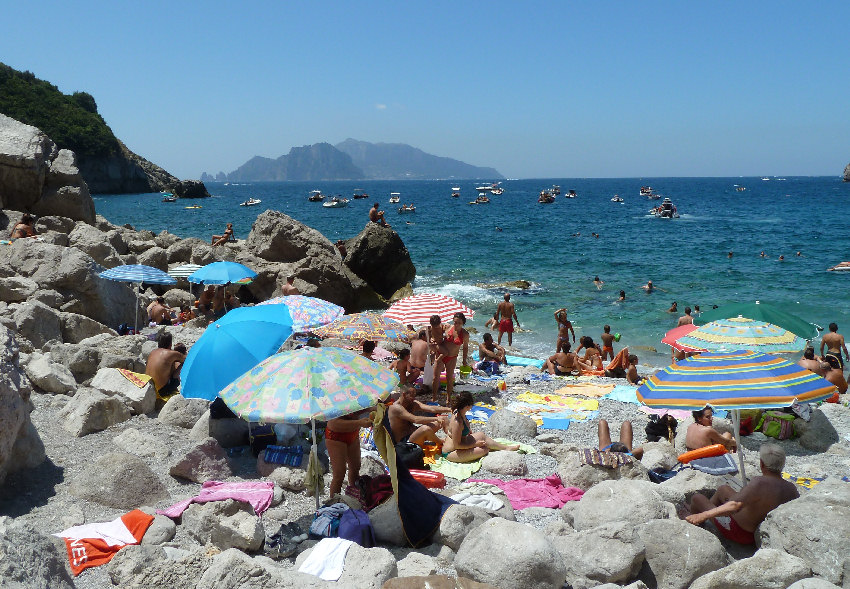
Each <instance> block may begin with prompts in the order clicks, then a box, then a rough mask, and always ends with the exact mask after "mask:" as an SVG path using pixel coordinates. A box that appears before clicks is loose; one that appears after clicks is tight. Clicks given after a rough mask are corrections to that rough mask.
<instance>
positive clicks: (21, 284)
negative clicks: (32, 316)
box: [0, 276, 38, 303]
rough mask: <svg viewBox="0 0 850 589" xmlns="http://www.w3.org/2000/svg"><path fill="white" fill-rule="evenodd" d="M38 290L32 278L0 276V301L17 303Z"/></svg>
mask: <svg viewBox="0 0 850 589" xmlns="http://www.w3.org/2000/svg"><path fill="white" fill-rule="evenodd" d="M36 290H38V284H37V283H36V282H35V281H34V280H30V279H29V278H24V277H22V276H9V277H6V278H0V301H6V302H8V303H18V302H21V301H25V300H27V299H28V298H30V297H31V296H32V295H33V294H35V291H36Z"/></svg>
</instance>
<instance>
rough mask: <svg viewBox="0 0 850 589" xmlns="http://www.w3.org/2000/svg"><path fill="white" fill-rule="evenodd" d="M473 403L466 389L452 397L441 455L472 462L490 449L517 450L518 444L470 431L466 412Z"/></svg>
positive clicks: (456, 460) (453, 460) (459, 460)
mask: <svg viewBox="0 0 850 589" xmlns="http://www.w3.org/2000/svg"><path fill="white" fill-rule="evenodd" d="M474 404H475V401H474V400H473V399H472V393H470V392H468V391H464V392H462V393H460V394H458V395H457V396H456V397H455V398H454V401H453V402H452V418H451V421H449V428H448V429H449V435H448V436H446V439H445V440H444V441H443V457H444V458H446V459H448V460H450V461H451V462H474V461H476V460H478V459H479V458H483V457H484V456H486V455H487V454H488V453H489V452H490V450H519V445H513V446H506V445H505V444H500V443H499V442H496V441H495V440H493V439H491V438H490V437H488V436H487V435H486V434H485V433H484V432H475V433H472V428H471V427H470V425H469V419H468V418H467V417H466V413H467V411H469V410H470V409H472V406H473V405H474Z"/></svg>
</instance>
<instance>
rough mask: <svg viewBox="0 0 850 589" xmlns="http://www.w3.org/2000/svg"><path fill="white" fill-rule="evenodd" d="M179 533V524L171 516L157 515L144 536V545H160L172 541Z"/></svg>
mask: <svg viewBox="0 0 850 589" xmlns="http://www.w3.org/2000/svg"><path fill="white" fill-rule="evenodd" d="M176 533H177V524H175V523H174V520H172V519H171V518H170V517H166V516H164V515H155V516H154V518H153V521H152V522H151V525H150V526H149V527H148V529H147V531H146V532H145V535H144V537H143V538H142V546H158V545H160V544H165V543H166V542H170V541H171V540H172V538H174V534H176Z"/></svg>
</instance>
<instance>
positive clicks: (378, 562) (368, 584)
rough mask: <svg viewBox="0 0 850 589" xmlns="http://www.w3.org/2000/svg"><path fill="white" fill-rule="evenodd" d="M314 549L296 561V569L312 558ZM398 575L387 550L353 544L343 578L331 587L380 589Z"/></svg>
mask: <svg viewBox="0 0 850 589" xmlns="http://www.w3.org/2000/svg"><path fill="white" fill-rule="evenodd" d="M313 550H314V549H313V548H310V549H309V550H305V551H304V552H302V553H301V554H299V555H298V558H296V559H295V569H296V570H298V568H299V567H300V566H301V564H302V563H303V562H304V560H306V559H307V557H308V556H310V553H311V552H312V551H313ZM397 574H398V568H397V564H396V559H395V557H394V556H393V555H392V553H391V552H390V551H389V550H387V549H386V548H363V547H362V546H360V545H359V544H352V545H351V547H350V548H349V549H348V552H346V554H345V565H344V566H343V569H342V576H341V577H340V578H339V579H338V580H337V581H336V583H332V584H330V583H329V585H330V586H336V587H357V588H358V589H359V588H360V587H362V588H363V589H380V587H381V586H382V585H383V584H384V582H385V581H387V580H388V579H390V578H392V577H395V576H396V575H397Z"/></svg>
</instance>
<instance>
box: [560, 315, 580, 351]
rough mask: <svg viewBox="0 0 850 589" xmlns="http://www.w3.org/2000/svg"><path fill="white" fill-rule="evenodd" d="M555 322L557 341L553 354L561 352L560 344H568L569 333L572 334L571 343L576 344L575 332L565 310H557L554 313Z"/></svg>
mask: <svg viewBox="0 0 850 589" xmlns="http://www.w3.org/2000/svg"><path fill="white" fill-rule="evenodd" d="M555 321H556V322H557V323H558V340H557V341H556V342H555V353H556V354H557V353H558V352H559V351H560V350H561V344H562V343H563V342H568V341H569V339H570V332H573V343H576V332H575V330H574V329H573V324H572V323H570V321H569V319H567V310H566V309H558V310H557V311H555Z"/></svg>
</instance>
